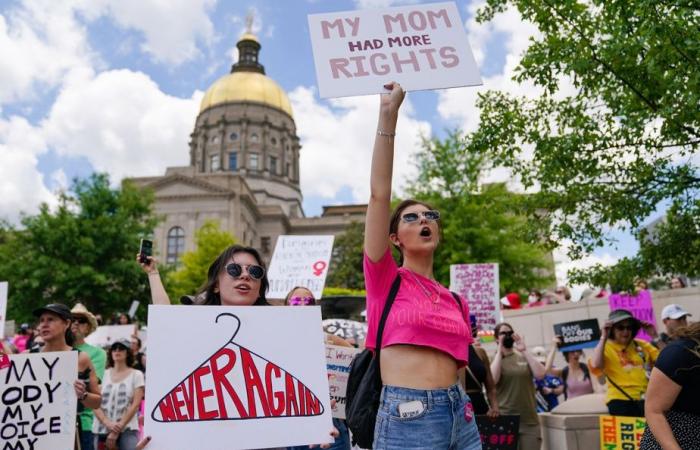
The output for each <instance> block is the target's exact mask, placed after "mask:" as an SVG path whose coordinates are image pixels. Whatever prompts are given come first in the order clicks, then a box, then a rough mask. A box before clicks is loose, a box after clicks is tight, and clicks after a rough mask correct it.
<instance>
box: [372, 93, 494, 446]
mask: <svg viewBox="0 0 700 450" xmlns="http://www.w3.org/2000/svg"><path fill="white" fill-rule="evenodd" d="M385 88H387V89H388V90H389V91H390V92H389V93H387V94H384V95H381V96H380V99H381V100H380V108H379V123H378V129H377V132H376V136H375V142H374V150H373V155H372V169H371V175H370V191H371V196H370V200H369V205H368V207H367V219H366V222H365V243H364V250H365V255H364V273H365V285H366V289H367V321H368V324H369V329H368V333H367V341H366V345H367V347H368V348H371V349H375V348H376V345H377V328H378V325H379V319H380V317H381V314H382V310H383V308H384V305H385V304H386V301H387V298H388V294H389V290H390V289H391V285H392V284H393V282H394V280H395V279H396V277H397V276H398V277H400V279H401V284H400V287H399V290H398V293H397V295H396V298H395V301H394V304H393V306H392V308H391V311H390V313H389V317H388V319H387V322H386V326H385V329H384V334H383V336H382V348H381V352H380V365H381V375H382V384H383V388H382V397H381V402H380V406H379V412H378V414H377V422H376V426H375V435H374V445H373V448H374V449H405V448H431V449H448V448H450V449H481V440H480V437H479V433H478V431H477V428H476V423H475V420H474V412H473V407H472V405H471V401H470V400H469V397H468V396H467V394H466V393H465V392H464V390H463V389H462V387H461V386H460V385H459V383H458V381H457V371H458V370H459V369H460V368H461V367H464V366H465V365H466V363H467V352H468V346H469V344H470V342H471V340H472V339H471V333H470V331H469V324H468V317H469V308H468V306H467V304H466V302H465V300H464V299H461V298H460V299H459V301H458V299H456V298H455V297H453V296H452V294H451V293H450V292H449V290H447V289H446V288H445V287H444V286H442V285H441V284H440V283H438V282H437V281H436V280H435V279H434V277H433V256H434V254H435V249H436V248H437V246H438V242H439V240H440V227H439V224H438V220H439V213H438V212H437V211H434V210H433V209H432V208H431V207H430V206H429V205H427V204H425V203H422V202H419V201H415V200H406V201H404V202H402V203H401V204H400V205H399V206H398V207H397V208H396V209H395V211H394V212H393V213H392V214H390V203H391V178H392V169H393V156H394V136H395V129H396V123H397V120H398V115H399V108H400V106H401V103H402V102H403V99H404V96H405V91H404V90H403V89H402V88H401V86H400V85H399V84H398V83H390V84H388V85H386V86H385ZM389 242H391V244H392V245H393V246H394V247H396V248H397V249H398V250H399V253H400V254H401V260H402V263H401V267H398V266H397V264H396V262H394V259H393V258H392V256H391V250H390V248H389Z"/></svg>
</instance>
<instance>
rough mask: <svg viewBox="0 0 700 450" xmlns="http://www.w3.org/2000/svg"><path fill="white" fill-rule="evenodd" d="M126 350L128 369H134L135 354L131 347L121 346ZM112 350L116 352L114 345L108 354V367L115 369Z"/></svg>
mask: <svg viewBox="0 0 700 450" xmlns="http://www.w3.org/2000/svg"><path fill="white" fill-rule="evenodd" d="M120 347H124V348H125V349H126V367H133V365H134V352H132V351H131V346H130V345H120ZM112 350H114V344H112V347H110V348H109V351H108V352H107V367H114V359H113V358H112Z"/></svg>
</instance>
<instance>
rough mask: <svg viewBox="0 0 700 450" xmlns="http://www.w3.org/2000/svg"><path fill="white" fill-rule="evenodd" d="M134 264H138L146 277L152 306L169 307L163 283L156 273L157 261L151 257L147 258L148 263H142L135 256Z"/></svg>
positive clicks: (168, 299) (137, 255)
mask: <svg viewBox="0 0 700 450" xmlns="http://www.w3.org/2000/svg"><path fill="white" fill-rule="evenodd" d="M136 262H138V263H139V265H140V266H141V268H142V269H143V271H144V272H146V274H147V275H148V284H149V286H150V287H151V301H153V304H154V305H170V304H171V303H170V297H168V293H167V292H165V287H164V286H163V281H162V280H161V279H160V273H158V260H157V259H155V258H154V257H152V256H149V257H148V263H142V262H141V261H140V260H139V254H136Z"/></svg>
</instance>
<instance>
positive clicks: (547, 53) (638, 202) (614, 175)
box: [468, 0, 700, 272]
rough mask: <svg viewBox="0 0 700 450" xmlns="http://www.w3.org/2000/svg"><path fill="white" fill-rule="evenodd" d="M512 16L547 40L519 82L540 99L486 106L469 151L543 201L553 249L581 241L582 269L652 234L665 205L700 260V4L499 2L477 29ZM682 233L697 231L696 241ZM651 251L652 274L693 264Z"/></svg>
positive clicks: (486, 10) (681, 255)
mask: <svg viewBox="0 0 700 450" xmlns="http://www.w3.org/2000/svg"><path fill="white" fill-rule="evenodd" d="M510 7H514V8H516V9H517V10H518V11H519V12H520V14H521V15H522V17H523V18H524V19H525V20H528V21H530V22H532V23H534V24H535V25H536V26H537V28H538V30H539V35H538V36H536V37H533V38H532V39H531V44H530V46H529V48H528V49H527V51H526V52H525V53H524V55H523V56H522V59H521V60H520V64H519V66H518V67H517V69H516V73H515V77H514V79H515V80H516V81H518V82H521V83H526V82H527V83H533V84H534V85H535V86H536V88H537V90H538V92H539V93H540V95H538V96H537V97H534V98H533V97H525V96H520V97H519V96H514V95H510V94H506V93H503V92H498V91H488V92H486V93H483V94H481V95H480V96H479V100H478V102H477V105H478V107H479V108H480V110H481V114H480V125H479V128H478V130H477V131H476V132H475V133H473V135H471V136H470V138H469V139H468V151H469V152H470V153H473V154H484V155H489V157H490V158H492V159H493V160H494V162H495V163H496V164H498V165H503V166H506V167H509V168H511V169H512V170H513V172H514V173H515V175H516V176H518V177H519V179H520V180H521V181H522V183H523V184H524V185H525V186H526V187H536V188H538V189H539V191H538V193H537V194H535V195H532V196H530V197H528V201H527V202H525V206H526V208H527V211H528V213H529V214H530V215H531V216H533V217H536V216H538V215H541V214H542V212H543V211H545V212H546V215H547V217H548V219H549V224H550V225H549V227H548V228H547V229H543V228H540V229H539V230H538V231H539V232H540V233H541V235H542V239H547V240H550V244H552V245H556V243H558V242H561V241H563V240H570V241H571V242H572V243H573V245H572V246H571V247H570V256H572V257H573V258H579V257H581V256H583V255H584V254H585V253H587V252H590V251H592V250H593V249H595V248H596V247H598V246H600V245H602V244H604V243H605V242H607V241H609V240H610V237H609V235H608V234H607V231H608V230H609V229H611V228H619V229H628V230H632V231H633V232H636V233H637V234H638V235H641V234H643V231H642V224H643V223H644V222H645V221H648V220H649V217H650V215H651V214H652V213H654V211H655V210H656V209H657V207H658V206H659V205H660V204H665V205H670V204H673V208H674V211H673V218H672V223H670V224H669V226H668V227H667V228H666V229H665V230H664V233H665V234H664V240H663V241H664V242H668V243H674V242H675V243H678V242H683V239H682V238H681V237H686V238H690V239H691V240H692V241H691V242H692V245H690V246H688V247H689V248H697V247H698V245H699V244H698V236H699V233H698V227H697V224H698V220H699V218H700V215H699V213H700V208H698V206H697V198H698V189H699V188H700V174H699V173H698V166H697V161H698V160H697V158H693V157H694V156H696V155H697V152H698V149H699V148H700V39H698V30H700V14H698V12H699V11H700V8H698V4H697V2H692V1H686V0H678V1H658V0H657V1H654V0H627V1H613V2H611V1H603V0H592V1H584V0H563V1H553V0H488V1H487V4H486V6H485V7H483V8H482V9H481V10H480V11H479V13H478V16H477V19H478V20H479V21H481V22H485V21H488V20H490V19H492V18H493V17H494V15H495V14H497V13H499V12H501V11H503V10H505V9H507V8H510ZM674 224H694V226H695V228H693V229H692V231H693V232H692V233H691V235H690V236H688V233H687V231H688V229H686V228H684V227H683V226H680V227H676V226H675V225H674ZM677 233H678V234H677ZM674 235H675V237H674ZM687 244H688V242H686V243H685V245H687ZM643 247H644V246H643ZM647 248H649V249H654V251H649V252H647V253H646V254H644V255H643V257H642V259H643V260H644V261H642V263H643V264H641V266H640V267H641V268H642V269H644V268H646V269H648V270H653V271H657V272H664V271H675V270H676V269H677V268H679V267H682V266H685V265H687V264H688V262H690V260H688V259H686V258H687V255H685V252H678V253H677V254H674V253H673V252H670V253H669V252H656V250H659V249H660V248H659V247H658V246H648V247H647ZM668 248H670V247H668ZM642 252H644V248H643V249H642ZM694 261H697V260H696V259H695V260H694ZM635 264H636V263H635ZM628 266H629V264H627V263H625V267H628ZM695 267H697V265H696V266H695Z"/></svg>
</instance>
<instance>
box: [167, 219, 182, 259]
mask: <svg viewBox="0 0 700 450" xmlns="http://www.w3.org/2000/svg"><path fill="white" fill-rule="evenodd" d="M184 251H185V230H183V229H182V228H181V227H172V228H171V229H170V230H169V231H168V254H167V257H166V259H165V262H166V263H168V264H175V263H177V260H178V259H179V258H180V255H182V253H184Z"/></svg>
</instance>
